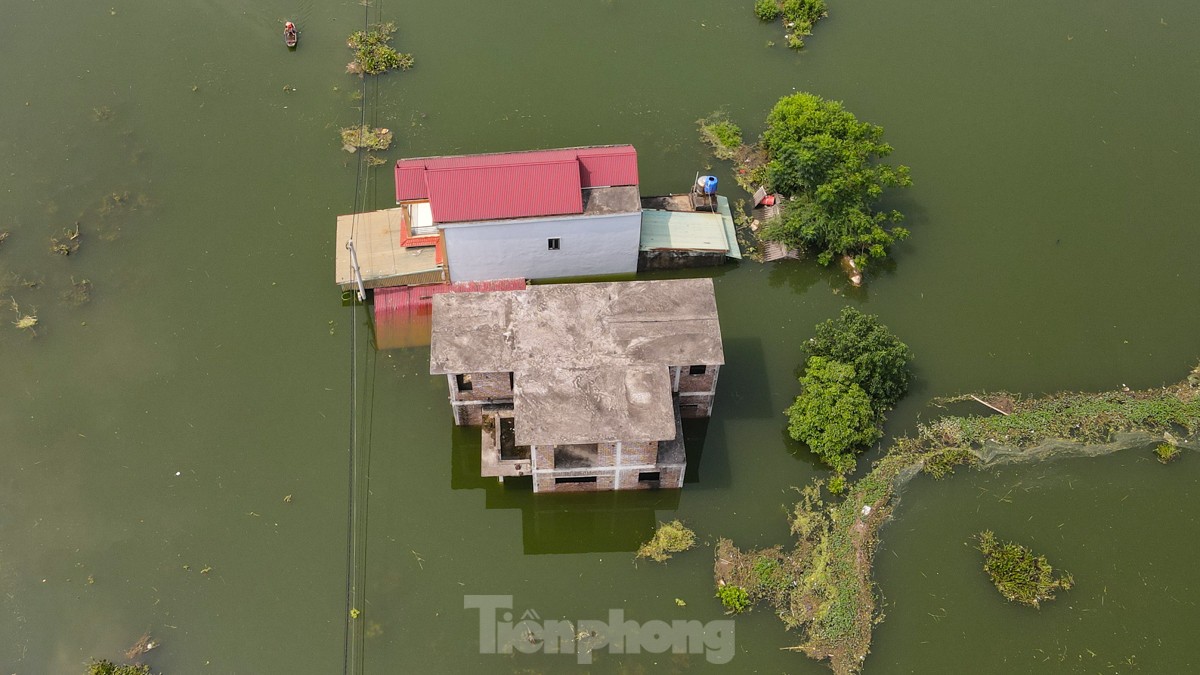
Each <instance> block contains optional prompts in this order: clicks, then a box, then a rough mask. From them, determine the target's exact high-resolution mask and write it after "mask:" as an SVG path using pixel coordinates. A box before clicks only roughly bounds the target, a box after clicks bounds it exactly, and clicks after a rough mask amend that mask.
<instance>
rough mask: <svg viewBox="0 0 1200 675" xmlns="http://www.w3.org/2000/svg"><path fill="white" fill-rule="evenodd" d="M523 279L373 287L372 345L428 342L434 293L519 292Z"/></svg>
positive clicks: (383, 346)
mask: <svg viewBox="0 0 1200 675" xmlns="http://www.w3.org/2000/svg"><path fill="white" fill-rule="evenodd" d="M524 288H525V280H524V279H494V280H490V281H468V282H462V283H457V284H432V285H429V286H393V287H391V288H376V289H375V291H374V295H375V300H374V302H375V347H376V348H377V349H396V348H399V347H417V346H421V345H427V344H429V334H430V330H431V326H432V323H431V321H432V320H431V318H430V317H431V316H432V315H433V296H435V295H438V294H440V293H478V292H483V291H519V290H522V289H524Z"/></svg>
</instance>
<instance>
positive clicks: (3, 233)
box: [0, 230, 12, 244]
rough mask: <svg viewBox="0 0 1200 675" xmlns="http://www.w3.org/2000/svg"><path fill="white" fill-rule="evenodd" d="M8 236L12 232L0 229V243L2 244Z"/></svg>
mask: <svg viewBox="0 0 1200 675" xmlns="http://www.w3.org/2000/svg"><path fill="white" fill-rule="evenodd" d="M10 236H12V233H11V232H9V231H8V230H0V244H3V243H4V242H6V241H8V238H9V237H10Z"/></svg>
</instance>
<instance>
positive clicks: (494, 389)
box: [450, 373, 513, 401]
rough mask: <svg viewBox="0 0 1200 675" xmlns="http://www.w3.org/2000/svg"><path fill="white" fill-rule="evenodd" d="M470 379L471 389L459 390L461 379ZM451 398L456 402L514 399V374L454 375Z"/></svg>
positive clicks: (451, 378)
mask: <svg viewBox="0 0 1200 675" xmlns="http://www.w3.org/2000/svg"><path fill="white" fill-rule="evenodd" d="M460 377H461V378H464V379H469V380H470V382H471V388H470V389H469V390H467V391H463V390H461V389H459V387H458V386H457V383H458V381H459V378H460ZM450 380H451V384H452V387H451V390H450V398H451V399H453V400H455V401H494V400H497V399H511V398H512V397H513V388H512V373H465V374H463V375H461V376H460V375H452V376H451V377H450Z"/></svg>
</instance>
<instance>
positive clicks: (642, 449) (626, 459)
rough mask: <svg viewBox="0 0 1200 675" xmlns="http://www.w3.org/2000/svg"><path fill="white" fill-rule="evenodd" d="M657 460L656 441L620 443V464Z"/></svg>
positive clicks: (651, 462) (645, 462)
mask: <svg viewBox="0 0 1200 675" xmlns="http://www.w3.org/2000/svg"><path fill="white" fill-rule="evenodd" d="M657 461H658V441H643V442H633V443H622V444H621V465H622V466H630V465H636V464H653V463H655V462H657Z"/></svg>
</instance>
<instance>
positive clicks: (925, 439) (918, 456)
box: [714, 367, 1200, 674]
mask: <svg viewBox="0 0 1200 675" xmlns="http://www.w3.org/2000/svg"><path fill="white" fill-rule="evenodd" d="M991 400H992V401H993V402H994V403H996V404H997V407H999V408H1001V409H1006V410H1007V409H1011V413H1010V414H1008V415H1002V414H996V415H994V416H988V417H980V416H967V417H943V418H941V419H939V420H937V421H936V422H933V423H931V424H928V425H921V426H920V427H919V428H918V432H917V434H916V435H915V436H914V437H910V438H903V439H900V440H899V441H897V442H896V443H895V444H893V446H892V447H891V448H890V449H889V451H888V453H887V454H886V455H884V456H883V457H882V458H881V459H879V460H878V461H877V462H876V463H875V465H874V466H873V467H872V469H871V471H870V472H868V473H867V474H866V475H865V476H863V477H862V478H861V479H859V480H858V481H856V482H854V483H852V484H851V485H850V486H849V488H848V489H847V491H846V496H845V498H843V499H841V500H840V501H832V500H831V501H829V502H826V501H825V499H824V498H823V495H824V494H825V493H824V491H823V489H822V488H823V483H822V482H821V481H817V482H815V483H814V484H812V485H810V486H808V487H806V488H804V489H803V490H801V493H800V500H799V501H798V502H797V503H796V505H795V506H794V507H793V510H792V513H791V514H790V516H789V520H790V523H791V531H792V534H793V535H794V537H795V541H794V542H792V543H791V544H790V545H789V546H790V548H787V547H784V546H775V547H771V548H766V549H760V550H757V551H741V550H739V549H737V547H735V546H734V544H733V542H732V541H730V540H728V539H722V540H721V541H720V542H719V543H718V546H717V552H716V563H715V568H714V574H715V578H716V583H717V586H718V588H720V587H723V586H726V585H731V584H732V585H736V586H739V587H741V588H744V589H745V590H746V592H747V596H748V597H749V599H750V601H751V603H765V604H768V605H770V606H771V607H772V608H773V609H774V611H775V613H776V614H777V615H778V616H779V618H780V619H781V620H782V621H783V622H784V624H785V625H786V626H787V627H788V629H791V630H796V631H798V632H799V633H800V635H801V641H800V644H798V645H796V646H795V647H794V649H796V650H798V651H802V652H804V653H805V654H807V655H808V656H809V657H811V658H814V659H819V660H823V659H828V660H829V662H830V666H831V667H832V668H833V671H834V672H835V673H839V674H845V673H857V672H859V671H860V670H861V669H862V667H863V663H864V662H865V659H866V656H867V653H868V652H869V651H870V646H871V627H872V626H873V625H874V624H875V623H878V622H879V621H882V620H883V615H882V614H881V613H880V612H879V609H878V603H877V600H876V593H875V588H874V582H873V581H872V578H871V565H872V561H873V558H874V555H875V549H876V546H877V544H878V534H879V529H880V527H882V526H883V524H884V523H885V522H887V520H888V517H889V516H890V514H891V512H892V509H893V508H894V506H895V501H896V494H897V489H898V488H899V486H900V485H901V484H902V483H903V481H904V479H906V478H907V477H909V476H911V475H913V474H914V473H916V472H918V471H924V472H925V473H928V474H930V475H932V476H934V477H938V478H940V477H942V476H945V475H947V474H949V473H951V472H953V470H954V468H955V467H956V466H959V465H962V464H981V463H982V460H981V459H980V454H979V450H980V449H981V448H982V447H983V445H984V444H985V443H989V442H991V443H1002V444H1004V445H1006V446H1009V447H1011V448H1014V449H1016V450H1017V451H1018V452H1019V451H1021V450H1028V449H1030V448H1033V447H1036V446H1038V445H1040V444H1042V443H1044V442H1046V441H1050V440H1054V439H1064V440H1068V441H1077V442H1080V443H1083V444H1092V443H1102V442H1105V441H1109V440H1111V439H1112V438H1113V437H1114V436H1115V435H1116V434H1118V433H1120V432H1131V431H1143V432H1149V433H1153V434H1164V435H1168V434H1170V433H1172V432H1180V431H1182V432H1184V433H1186V434H1188V435H1193V436H1194V435H1196V434H1197V433H1200V367H1197V368H1196V369H1195V370H1193V371H1192V373H1191V374H1190V375H1189V376H1188V378H1187V379H1186V380H1185V381H1183V382H1180V383H1179V384H1176V385H1173V386H1171V387H1164V388H1162V389H1152V390H1147V391H1118V392H1106V393H1099V394H1079V393H1064V394H1056V395H1053V396H1048V397H1043V398H1030V399H1021V398H1019V397H1014V396H1009V395H1003V396H1000V397H997V396H992V397H991ZM1041 456H1042V455H1037V454H1033V453H1031V454H1029V455H1026V456H1025V457H1027V458H1030V459H1032V458H1035V457H1041ZM1017 457H1018V458H1020V457H1021V455H1019V454H1018V455H1017Z"/></svg>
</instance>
